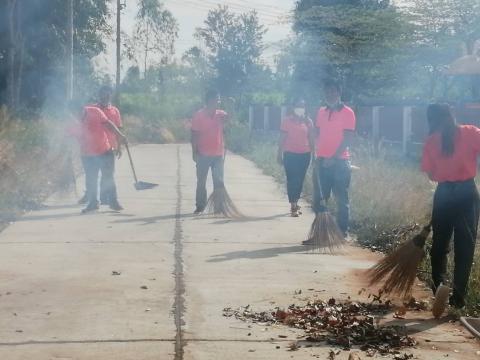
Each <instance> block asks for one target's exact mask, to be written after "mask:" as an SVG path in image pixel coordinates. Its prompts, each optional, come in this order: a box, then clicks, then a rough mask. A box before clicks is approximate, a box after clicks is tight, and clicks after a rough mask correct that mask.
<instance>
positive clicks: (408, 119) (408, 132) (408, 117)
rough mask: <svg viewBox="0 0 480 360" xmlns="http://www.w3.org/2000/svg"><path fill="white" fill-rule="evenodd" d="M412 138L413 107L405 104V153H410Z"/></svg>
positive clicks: (403, 140) (403, 147)
mask: <svg viewBox="0 0 480 360" xmlns="http://www.w3.org/2000/svg"><path fill="white" fill-rule="evenodd" d="M411 138H412V107H411V106H405V107H404V108H403V136H402V150H403V155H408V152H409V148H410V146H409V145H410V140H411Z"/></svg>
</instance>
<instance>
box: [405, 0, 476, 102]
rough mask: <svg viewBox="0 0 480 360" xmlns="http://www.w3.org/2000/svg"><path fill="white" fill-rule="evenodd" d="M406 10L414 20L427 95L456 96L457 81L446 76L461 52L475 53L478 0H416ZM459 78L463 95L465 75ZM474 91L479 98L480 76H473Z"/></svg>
mask: <svg viewBox="0 0 480 360" xmlns="http://www.w3.org/2000/svg"><path fill="white" fill-rule="evenodd" d="M404 11H405V13H406V14H408V15H409V17H410V18H411V21H412V23H414V24H415V34H414V36H415V39H416V54H417V56H416V57H417V60H416V64H417V65H418V68H419V70H420V71H421V72H422V73H423V74H425V75H424V76H425V78H426V79H427V83H426V86H425V90H424V91H423V94H424V96H426V97H428V98H435V97H439V96H442V97H447V96H449V95H450V96H454V94H453V93H452V92H451V90H452V86H453V85H454V83H453V82H452V81H449V78H448V77H446V76H445V75H444V74H445V70H446V69H447V66H448V65H449V64H450V63H451V62H452V61H454V60H455V59H456V58H458V57H459V56H462V55H476V54H475V44H476V42H477V40H478V39H479V38H480V23H479V22H478V18H479V17H480V1H479V0H413V1H411V2H410V3H408V4H407V6H405V8H404ZM458 80H459V81H456V85H457V87H458V86H460V88H458V90H457V93H458V95H459V96H460V97H464V94H461V93H465V91H464V90H465V89H463V90H462V89H461V88H462V87H463V86H462V82H463V81H461V80H462V79H458ZM469 80H470V82H471V83H470V85H471V87H470V89H471V94H472V95H473V96H474V97H476V98H477V99H478V96H479V93H478V79H477V78H476V77H474V76H473V77H470V79H469Z"/></svg>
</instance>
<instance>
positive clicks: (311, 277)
mask: <svg viewBox="0 0 480 360" xmlns="http://www.w3.org/2000/svg"><path fill="white" fill-rule="evenodd" d="M132 152H133V156H134V157H135V160H136V162H137V163H138V164H136V165H137V171H138V173H139V176H140V177H141V178H142V179H145V180H146V181H151V182H154V183H158V184H159V185H160V186H158V187H157V188H154V189H151V190H147V191H136V190H135V189H134V187H133V184H132V183H133V180H132V177H131V173H130V170H129V167H128V166H129V165H128V159H126V158H123V159H122V160H121V161H120V162H119V166H118V169H117V180H118V188H119V199H120V200H121V201H122V204H123V205H124V207H125V210H124V211H122V212H121V213H115V212H110V211H107V210H106V209H105V208H101V210H100V211H99V212H98V213H96V214H88V215H80V209H81V208H80V207H79V206H76V205H73V204H75V202H76V196H75V194H73V193H71V194H57V195H56V196H54V197H53V198H51V199H50V200H49V201H48V202H47V205H48V206H47V207H45V208H42V209H40V210H38V211H34V212H31V213H28V214H26V215H25V216H24V217H22V218H20V219H19V220H18V221H17V222H16V223H14V224H12V225H11V226H10V227H8V228H7V229H6V230H5V231H4V232H2V233H1V234H0V280H1V287H0V359H2V360H19V359H29V360H30V359H31V360H44V359H45V360H46V359H96V360H99V359H112V360H113V359H115V360H120V359H122V360H127V359H129V360H133V359H135V360H147V359H148V360H150V359H152V360H153V359H162V360H163V359H165V360H167V359H172V360H173V359H175V360H180V359H186V360H187V359H188V360H213V359H226V358H227V357H228V359H231V360H234V359H242V360H247V359H273V358H274V359H277V360H283V359H312V358H319V359H348V358H349V354H350V353H349V351H345V350H343V349H342V347H331V346H329V345H326V344H325V342H322V343H307V342H305V341H304V340H305V331H304V330H302V329H294V328H292V327H288V326H286V325H283V324H273V325H272V324H271V323H269V322H268V321H267V322H264V321H263V322H262V321H244V320H242V319H241V317H242V316H237V317H240V318H237V317H236V316H235V315H232V314H235V309H237V308H240V307H242V306H247V305H250V308H249V309H251V311H264V310H272V311H275V308H277V307H279V308H283V309H286V308H288V306H289V305H291V304H296V305H300V306H303V305H304V304H305V303H306V301H307V300H315V299H317V300H320V299H324V300H329V299H331V298H335V299H336V300H337V302H340V301H343V300H348V298H349V297H350V299H351V300H352V301H371V300H372V298H370V299H368V295H369V293H370V292H374V290H375V289H367V291H363V292H362V293H361V294H359V292H360V290H361V289H362V288H363V287H365V280H364V275H363V273H362V271H364V270H365V269H367V268H369V267H370V266H371V265H372V264H373V263H374V262H375V261H376V260H377V259H378V257H377V255H374V254H372V253H371V252H370V251H366V250H361V249H359V248H357V247H354V246H350V247H348V248H347V249H346V250H345V251H344V253H342V254H341V255H336V256H332V255H323V254H312V253H308V251H306V249H305V248H304V247H302V246H301V245H300V244H301V241H302V240H304V237H305V235H306V234H307V232H308V229H309V226H310V224H311V221H312V218H313V215H312V214H310V211H309V209H308V208H307V209H304V210H305V211H304V215H302V216H301V217H300V218H292V217H290V216H288V210H289V209H288V206H286V204H287V201H286V200H285V195H284V194H283V190H282V189H281V188H280V186H278V185H277V184H276V183H275V182H274V180H273V179H272V178H270V177H267V176H265V175H263V174H262V173H261V171H260V170H259V169H257V168H256V167H255V166H254V165H253V164H252V163H251V162H249V161H247V160H245V159H243V158H241V157H239V156H235V155H231V154H229V155H228V156H227V158H226V185H227V188H228V191H229V193H230V195H231V197H232V199H233V200H234V201H235V203H236V205H237V206H238V208H239V209H240V210H241V211H242V212H244V213H245V214H246V215H249V216H250V217H249V218H247V219H245V220H242V221H235V220H228V219H222V218H206V217H193V216H192V215H191V214H192V212H193V210H194V207H195V204H194V203H195V201H194V191H195V168H194V164H193V162H192V160H191V151H190V147H189V146H187V145H165V146H161V145H142V146H137V147H134V148H133V149H132ZM82 181H83V180H81V181H80V180H79V181H78V182H77V186H78V187H79V190H83V189H82V187H83V185H82ZM287 205H288V204H287ZM304 205H305V204H304ZM416 287H417V294H416V296H417V299H420V300H421V299H428V296H429V293H428V292H426V291H425V290H423V289H422V288H421V287H420V286H416ZM397 302H398V301H397ZM225 308H231V309H232V311H230V312H228V311H227V312H224V309H225ZM394 312H395V309H392V310H391V311H389V312H388V313H387V314H385V315H384V316H383V318H381V319H380V324H384V323H387V324H390V325H392V324H403V325H406V326H407V329H408V331H409V333H410V335H411V337H412V338H413V339H414V340H415V341H416V343H417V345H416V346H414V347H407V348H403V349H399V350H398V354H396V356H397V357H396V358H397V359H409V358H410V357H409V354H413V356H415V358H418V359H429V360H434V359H444V358H448V359H479V358H480V356H479V352H478V351H479V350H480V346H479V344H478V343H477V342H476V341H475V340H474V339H473V338H472V337H471V336H470V335H469V334H468V333H467V332H466V331H464V330H463V329H462V328H461V326H460V325H459V324H458V323H449V322H448V319H447V320H442V319H440V320H433V319H432V316H431V314H430V312H429V311H413V310H411V311H410V310H409V311H408V312H407V313H406V314H405V315H402V316H397V317H401V318H405V319H394V317H393V315H394ZM236 314H237V315H238V313H236ZM225 315H231V316H225ZM332 350H333V352H332ZM352 351H353V350H352ZM392 351H393V350H392ZM359 355H360V358H362V359H365V358H367V353H365V352H362V351H360V353H359ZM370 355H373V358H387V359H388V358H391V359H394V358H395V357H394V356H395V354H390V355H388V356H387V357H382V356H381V354H380V352H378V351H377V352H376V353H375V352H372V353H371V354H370Z"/></svg>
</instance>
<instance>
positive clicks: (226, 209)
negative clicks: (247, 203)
mask: <svg viewBox="0 0 480 360" xmlns="http://www.w3.org/2000/svg"><path fill="white" fill-rule="evenodd" d="M205 210H206V211H205V212H206V213H207V214H209V215H214V216H223V217H226V218H232V219H243V218H245V215H243V214H242V213H241V212H240V211H239V210H238V209H237V207H236V206H235V204H234V203H233V201H232V199H231V198H230V195H228V192H227V189H225V186H222V187H218V188H217V189H214V190H213V193H212V194H211V195H210V197H209V198H208V201H207V206H206V208H205Z"/></svg>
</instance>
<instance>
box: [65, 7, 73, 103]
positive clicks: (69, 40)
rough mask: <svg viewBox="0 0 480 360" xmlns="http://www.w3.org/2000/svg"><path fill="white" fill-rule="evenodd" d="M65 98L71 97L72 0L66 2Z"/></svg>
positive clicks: (69, 98)
mask: <svg viewBox="0 0 480 360" xmlns="http://www.w3.org/2000/svg"><path fill="white" fill-rule="evenodd" d="M67 21H68V23H67V56H66V58H67V64H66V65H67V66H66V70H67V76H66V84H67V100H72V98H73V0H68V3H67Z"/></svg>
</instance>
